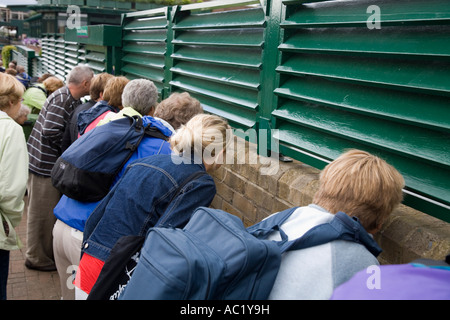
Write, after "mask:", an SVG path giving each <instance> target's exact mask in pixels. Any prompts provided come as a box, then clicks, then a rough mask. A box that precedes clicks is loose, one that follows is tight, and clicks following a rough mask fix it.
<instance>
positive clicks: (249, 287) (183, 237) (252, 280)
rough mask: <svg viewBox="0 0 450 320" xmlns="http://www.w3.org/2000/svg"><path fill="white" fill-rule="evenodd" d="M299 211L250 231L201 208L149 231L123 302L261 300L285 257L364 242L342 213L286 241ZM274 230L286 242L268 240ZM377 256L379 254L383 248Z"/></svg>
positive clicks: (221, 214)
mask: <svg viewBox="0 0 450 320" xmlns="http://www.w3.org/2000/svg"><path fill="white" fill-rule="evenodd" d="M296 209H297V208H291V209H287V210H284V211H282V212H279V213H278V214H275V215H272V216H271V217H269V218H267V219H266V220H263V221H262V222H260V223H258V224H256V225H254V226H252V227H250V228H248V229H246V228H245V227H244V225H243V224H242V221H241V220H240V219H239V218H238V217H236V216H233V215H231V214H229V213H227V212H224V211H221V210H217V209H211V208H205V207H200V208H198V209H197V210H196V211H195V212H194V214H193V216H192V218H191V220H190V221H189V223H188V224H187V225H186V226H185V227H184V228H183V229H175V228H159V227H154V228H152V229H150V230H149V232H148V233H147V237H146V240H145V242H144V246H143V248H142V250H141V256H140V257H139V262H138V264H137V266H136V269H135V270H134V273H133V275H132V276H131V279H130V281H129V282H128V284H127V286H126V287H125V289H124V291H123V292H122V294H121V295H120V297H119V299H120V300H143V299H145V300H263V299H267V297H268V296H269V293H270V291H271V289H272V287H273V284H274V282H275V279H276V276H277V273H278V270H279V267H280V263H281V254H282V253H283V252H286V251H288V250H297V249H301V248H307V247H310V246H315V245H319V244H322V243H326V242H328V241H332V240H336V239H341V238H342V239H346V240H351V241H357V242H360V241H361V237H360V233H359V231H360V230H361V228H362V227H361V225H360V224H359V222H357V221H355V220H353V219H351V218H349V217H348V216H346V215H345V214H343V213H339V214H338V215H336V217H335V218H334V219H333V220H332V222H331V223H327V224H323V225H320V226H318V227H315V228H312V229H311V230H310V231H308V232H307V233H306V234H305V235H304V236H303V237H301V238H299V239H296V240H293V241H288V239H287V236H286V234H285V233H284V232H283V231H282V230H281V229H280V226H281V224H282V223H283V222H284V221H285V220H286V219H287V218H289V216H290V215H291V214H292V213H293V212H294V211H295V210H296ZM341 218H342V219H341ZM347 223H348V224H347ZM275 230H278V231H280V234H281V237H282V240H281V241H271V240H266V238H267V236H268V235H269V234H270V233H272V232H274V231H275ZM361 234H363V236H362V237H363V238H364V240H362V241H366V240H368V239H366V238H365V235H364V234H365V231H364V232H361ZM367 236H368V235H367ZM368 237H369V236H368ZM369 238H370V237H369ZM371 241H372V242H373V243H374V241H373V240H371ZM371 241H370V239H369V243H370V246H373V243H372V242H371ZM375 246H376V243H375ZM374 252H375V253H377V254H378V253H379V248H377V249H375V250H374Z"/></svg>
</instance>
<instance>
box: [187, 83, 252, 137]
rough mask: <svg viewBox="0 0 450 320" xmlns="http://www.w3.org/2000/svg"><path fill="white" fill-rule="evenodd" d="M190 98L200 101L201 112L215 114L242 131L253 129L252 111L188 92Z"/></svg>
mask: <svg viewBox="0 0 450 320" xmlns="http://www.w3.org/2000/svg"><path fill="white" fill-rule="evenodd" d="M190 94H191V96H192V97H194V98H196V99H197V100H199V101H200V103H201V104H202V107H203V111H204V112H206V113H212V114H216V115H218V116H221V117H223V118H225V119H227V120H228V121H229V122H230V125H232V126H233V127H238V128H242V129H248V128H253V127H254V126H255V124H256V116H255V113H254V112H253V111H252V110H248V109H243V108H239V107H238V106H235V105H232V104H229V103H227V101H220V100H217V99H214V98H211V97H208V96H204V95H199V94H196V93H195V92H190Z"/></svg>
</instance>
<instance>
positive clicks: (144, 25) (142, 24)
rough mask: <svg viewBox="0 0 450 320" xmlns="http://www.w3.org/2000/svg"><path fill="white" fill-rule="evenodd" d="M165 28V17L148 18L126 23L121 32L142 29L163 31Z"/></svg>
mask: <svg viewBox="0 0 450 320" xmlns="http://www.w3.org/2000/svg"><path fill="white" fill-rule="evenodd" d="M166 27H167V18H166V16H157V17H150V18H139V19H136V20H131V21H129V22H128V21H127V22H126V23H125V24H124V25H123V27H122V29H123V30H142V29H164V28H166Z"/></svg>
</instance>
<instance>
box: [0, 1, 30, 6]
mask: <svg viewBox="0 0 450 320" xmlns="http://www.w3.org/2000/svg"><path fill="white" fill-rule="evenodd" d="M13 4H14V5H21V4H37V1H36V0H0V7H6V6H7V5H13Z"/></svg>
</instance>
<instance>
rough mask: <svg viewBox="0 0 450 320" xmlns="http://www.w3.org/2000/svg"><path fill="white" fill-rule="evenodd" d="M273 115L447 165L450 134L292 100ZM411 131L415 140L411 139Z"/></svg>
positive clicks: (446, 166)
mask: <svg viewBox="0 0 450 320" xmlns="http://www.w3.org/2000/svg"><path fill="white" fill-rule="evenodd" d="M272 114H273V115H274V116H275V117H277V118H282V119H285V120H288V121H291V122H294V123H296V124H298V125H300V126H302V127H305V126H306V127H312V128H315V129H316V130H319V131H324V132H327V134H332V135H336V136H338V137H342V138H344V139H347V140H354V141H358V142H359V143H361V144H367V145H370V146H375V147H376V148H381V149H386V150H390V152H392V153H400V154H403V155H406V156H407V157H409V158H410V159H411V160H412V159H415V160H416V161H417V160H419V161H423V162H430V163H433V165H435V166H442V167H443V169H445V168H449V167H450V158H449V157H448V154H450V133H443V132H438V131H434V130H428V129H424V128H419V127H417V126H410V125H405V124H399V123H393V122H390V121H388V120H384V119H383V120H382V119H376V118H373V117H367V116H363V115H361V114H352V113H349V112H345V111H341V110H337V109H334V108H327V107H321V106H317V105H313V104H307V103H300V102H293V101H290V102H287V103H285V104H284V105H283V106H282V107H281V108H279V109H277V110H275V111H274V112H273V113H272ZM412 132H414V135H413V137H414V139H411V138H412V137H411V135H412V134H411V133H412Z"/></svg>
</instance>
